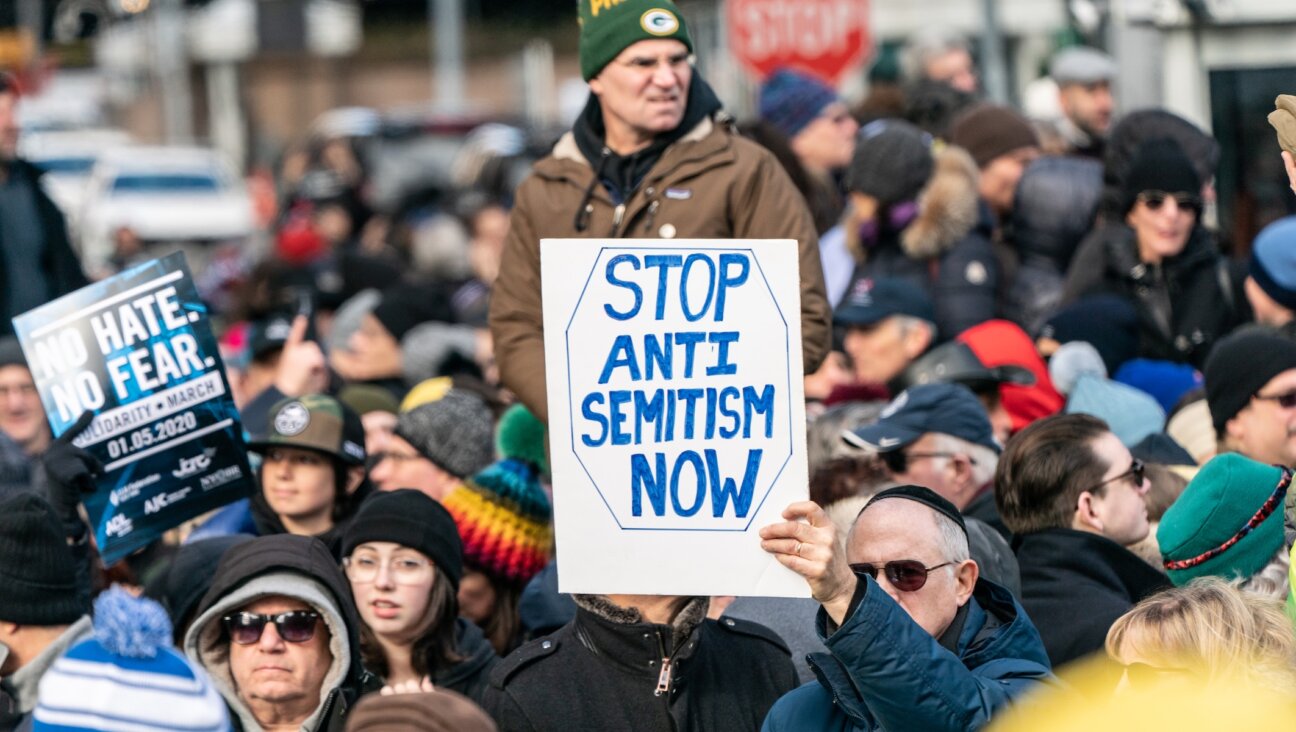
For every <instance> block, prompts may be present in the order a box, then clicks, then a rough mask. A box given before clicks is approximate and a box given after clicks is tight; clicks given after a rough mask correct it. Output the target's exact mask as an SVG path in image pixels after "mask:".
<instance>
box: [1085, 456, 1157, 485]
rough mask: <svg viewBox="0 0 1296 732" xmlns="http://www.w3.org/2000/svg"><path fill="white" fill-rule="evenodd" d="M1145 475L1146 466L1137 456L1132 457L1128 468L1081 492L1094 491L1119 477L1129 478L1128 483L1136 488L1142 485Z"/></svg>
mask: <svg viewBox="0 0 1296 732" xmlns="http://www.w3.org/2000/svg"><path fill="white" fill-rule="evenodd" d="M1146 475H1147V466H1145V465H1144V464H1143V461H1142V460H1139V459H1138V458H1134V459H1133V460H1131V461H1130V468H1129V470H1126V471H1125V472H1123V473H1121V474H1120V475H1113V476H1112V477H1110V478H1108V479H1107V480H1104V481H1103V482H1101V483H1099V484H1097V485H1094V486H1090V487H1088V488H1085V489H1084V491H1081V492H1082V493H1083V492H1085V491H1090V492H1092V491H1096V490H1098V489H1099V488H1102V487H1103V486H1105V485H1107V484H1108V483H1115V482H1116V481H1118V480H1120V479H1121V478H1129V482H1130V485H1132V486H1134V490H1138V489H1139V488H1142V487H1143V479H1144V478H1145V477H1146Z"/></svg>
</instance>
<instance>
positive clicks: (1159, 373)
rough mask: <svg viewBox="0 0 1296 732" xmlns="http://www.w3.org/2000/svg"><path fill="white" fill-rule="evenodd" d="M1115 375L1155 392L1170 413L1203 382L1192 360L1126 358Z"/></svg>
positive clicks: (1122, 380) (1156, 397)
mask: <svg viewBox="0 0 1296 732" xmlns="http://www.w3.org/2000/svg"><path fill="white" fill-rule="evenodd" d="M1112 379H1113V380H1115V381H1119V382H1120V383H1122V384H1127V385H1129V386H1132V387H1134V388H1135V389H1138V390H1140V391H1145V392H1147V393H1148V394H1151V395H1152V398H1153V399H1156V400H1157V403H1159V404H1160V405H1161V408H1162V409H1164V410H1165V411H1166V413H1167V414H1169V413H1170V412H1172V411H1174V408H1175V407H1176V406H1178V404H1179V401H1180V400H1181V399H1183V397H1184V395H1185V394H1187V393H1188V392H1190V391H1192V390H1193V389H1200V388H1201V385H1202V375H1201V372H1200V371H1198V370H1197V369H1196V368H1194V367H1193V366H1192V365H1191V364H1186V363H1174V362H1172V361H1159V360H1156V359H1150V358H1136V359H1133V360H1131V361H1126V362H1125V364H1124V365H1122V366H1121V367H1120V368H1119V369H1118V370H1117V371H1116V373H1115V374H1114V375H1113V376H1112Z"/></svg>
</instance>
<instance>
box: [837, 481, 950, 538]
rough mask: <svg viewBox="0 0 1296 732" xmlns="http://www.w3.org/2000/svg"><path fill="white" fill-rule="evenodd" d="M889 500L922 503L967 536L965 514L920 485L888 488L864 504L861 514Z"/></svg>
mask: <svg viewBox="0 0 1296 732" xmlns="http://www.w3.org/2000/svg"><path fill="white" fill-rule="evenodd" d="M887 498H904V499H906V500H910V501H913V502H914V503H921V504H922V505H924V506H926V507H927V508H930V509H931V510H933V511H936V512H937V513H940V514H942V515H943V516H945V518H947V519H949V520H950V521H953V522H954V523H956V524H958V527H959V528H960V529H963V535H964V536H967V522H966V521H964V520H963V514H961V513H959V510H958V508H957V507H956V506H955V505H954V504H953V503H950V501H949V499H947V498H945V497H944V496H942V495H940V494H939V493H937V492H936V491H934V490H932V489H931V488H925V487H923V486H920V485H899V486H896V487H895V488H888V489H886V490H884V491H882V492H881V493H878V494H877V495H875V496H873V497H872V498H870V499H869V502H868V503H866V504H864V508H862V509H860V513H864V512H865V511H867V510H869V506H872V505H873V504H875V503H877V502H878V501H882V500H885V499H887Z"/></svg>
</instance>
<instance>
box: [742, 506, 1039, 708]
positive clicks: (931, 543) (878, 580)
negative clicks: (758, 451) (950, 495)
mask: <svg viewBox="0 0 1296 732" xmlns="http://www.w3.org/2000/svg"><path fill="white" fill-rule="evenodd" d="M783 517H784V518H785V519H787V521H786V522H785V523H779V524H773V525H770V526H766V527H765V528H763V529H761V539H762V541H761V547H762V548H763V549H765V551H767V552H769V553H771V554H773V555H774V556H775V557H776V558H777V559H778V560H779V562H780V563H782V564H783V565H784V566H786V567H788V568H789V569H791V570H793V571H795V572H796V573H798V574H800V575H801V576H803V577H804V578H805V579H806V582H807V583H808V584H809V585H810V591H811V593H812V594H813V596H814V598H815V599H816V600H817V601H819V602H820V603H821V605H822V608H821V609H820V611H819V615H818V618H817V620H816V626H817V630H818V632H819V634H820V636H821V637H822V638H823V639H824V642H825V644H826V645H827V646H828V650H829V653H826V654H823V653H821V654H815V655H813V656H811V659H810V663H811V666H812V667H813V668H814V669H815V671H816V675H817V676H818V677H819V683H818V684H807V685H806V686H803V687H801V688H799V689H797V690H796V691H793V692H792V693H790V694H788V695H787V696H785V697H783V698H782V699H780V700H779V702H778V703H777V704H775V705H774V708H773V709H772V710H770V714H769V717H767V718H766V720H765V727H764V729H765V730H767V731H769V732H773V731H775V730H802V729H863V730H883V729H885V730H901V729H921V730H935V731H940V730H949V731H950V732H953V731H954V730H960V731H961V730H968V729H978V728H980V727H982V726H984V725H985V724H987V723H988V722H989V720H990V719H991V718H992V717H993V716H994V715H995V714H996V713H998V712H999V711H1000V710H1002V709H1003V708H1004V707H1006V706H1008V705H1009V704H1010V703H1012V701H1013V700H1014V699H1017V698H1019V697H1020V696H1021V695H1023V694H1025V693H1027V692H1029V691H1030V690H1031V689H1033V688H1035V687H1037V686H1038V685H1039V684H1040V683H1041V682H1042V681H1044V680H1047V679H1049V678H1050V672H1049V662H1048V658H1047V656H1046V655H1045V652H1044V647H1043V645H1042V644H1041V642H1040V637H1039V633H1037V632H1036V630H1035V628H1034V626H1033V625H1032V624H1031V621H1030V619H1029V618H1028V617H1027V616H1026V613H1025V612H1024V611H1023V610H1022V607H1021V606H1020V605H1019V604H1017V601H1016V600H1014V599H1013V596H1012V594H1011V593H1009V592H1008V591H1007V590H1005V589H1004V588H1002V587H999V586H998V585H996V584H994V583H992V582H989V581H987V580H985V579H983V578H981V576H980V570H979V567H978V566H977V563H976V562H975V561H973V560H972V559H970V558H969V555H968V536H967V532H966V528H965V522H964V520H963V517H962V515H961V514H959V512H958V509H956V508H955V507H954V505H953V504H951V503H950V502H949V501H947V500H945V499H944V498H941V497H940V496H939V495H937V494H936V493H934V492H933V491H931V490H929V489H927V488H923V487H920V486H913V485H908V486H900V487H898V488H891V489H889V490H885V491H882V492H881V493H879V494H877V495H876V496H874V497H873V499H872V500H870V501H869V502H868V504H866V505H865V506H864V509H863V510H862V511H861V512H860V514H859V516H858V517H857V518H856V519H855V523H854V525H853V526H852V527H851V530H850V533H849V534H848V535H847V538H846V542H845V550H844V551H843V548H842V544H841V543H840V542H839V541H838V537H837V532H836V529H835V528H834V527H833V523H832V521H830V520H829V519H828V517H827V515H826V514H825V513H824V511H823V509H821V508H820V507H819V506H818V505H816V504H814V503H812V502H809V501H807V502H802V503H794V504H792V505H791V506H789V507H788V508H787V510H785V511H784V512H783Z"/></svg>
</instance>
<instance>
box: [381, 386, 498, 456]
mask: <svg viewBox="0 0 1296 732" xmlns="http://www.w3.org/2000/svg"><path fill="white" fill-rule="evenodd" d="M493 429H494V419H493V418H492V416H491V411H490V408H489V407H487V406H486V403H485V402H483V401H482V400H481V399H479V398H477V397H476V396H473V395H472V394H469V393H468V392H466V391H463V390H461V389H451V390H450V391H448V392H446V394H445V396H443V397H441V398H440V399H438V400H437V401H435V402H430V403H428V404H424V405H423V406H421V407H418V408H416V409H411V410H410V411H408V412H405V413H403V414H401V415H400V418H399V420H398V421H397V422H396V435H397V436H398V437H400V438H401V439H402V440H405V441H406V442H408V443H409V444H410V445H412V446H413V447H414V449H415V450H418V451H419V453H420V454H421V455H423V457H425V458H427V459H428V460H431V461H432V462H434V463H436V465H437V467H439V468H441V469H442V470H444V471H446V472H447V473H449V474H451V475H453V476H455V477H456V478H466V477H468V476H470V475H472V474H473V473H476V472H477V471H478V470H481V469H482V468H484V467H486V466H487V465H490V462H491V460H493V459H494V457H495V456H494V453H493V451H492V450H491V432H492V430H493Z"/></svg>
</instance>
